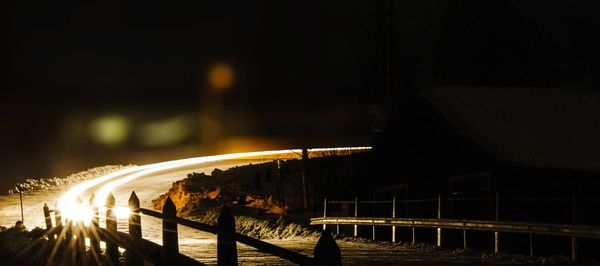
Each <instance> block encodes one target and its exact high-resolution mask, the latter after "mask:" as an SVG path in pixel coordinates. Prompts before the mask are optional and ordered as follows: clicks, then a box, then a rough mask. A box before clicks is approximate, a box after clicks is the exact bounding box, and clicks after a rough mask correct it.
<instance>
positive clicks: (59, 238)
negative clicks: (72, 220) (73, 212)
mask: <svg viewBox="0 0 600 266" xmlns="http://www.w3.org/2000/svg"><path fill="white" fill-rule="evenodd" d="M54 222H55V223H56V245H57V247H61V246H63V245H64V239H65V238H64V236H63V222H62V216H61V214H60V209H59V208H58V202H55V203H54Z"/></svg>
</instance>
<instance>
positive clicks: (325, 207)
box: [323, 198, 327, 230]
mask: <svg viewBox="0 0 600 266" xmlns="http://www.w3.org/2000/svg"><path fill="white" fill-rule="evenodd" d="M325 217H327V198H325V199H324V200H323V218H325ZM325 228H327V224H326V223H323V230H325Z"/></svg>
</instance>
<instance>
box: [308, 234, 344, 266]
mask: <svg viewBox="0 0 600 266" xmlns="http://www.w3.org/2000/svg"><path fill="white" fill-rule="evenodd" d="M314 263H315V265H342V253H341V251H340V247H339V246H338V244H337V243H336V242H335V240H334V239H333V237H332V236H331V232H329V229H325V230H323V231H322V232H321V237H319V241H317V245H316V246H315V250H314Z"/></svg>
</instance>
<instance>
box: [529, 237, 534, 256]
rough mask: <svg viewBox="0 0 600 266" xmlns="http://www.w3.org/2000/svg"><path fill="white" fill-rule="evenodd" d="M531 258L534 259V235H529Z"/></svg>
mask: <svg viewBox="0 0 600 266" xmlns="http://www.w3.org/2000/svg"><path fill="white" fill-rule="evenodd" d="M529 256H531V257H533V234H532V233H529Z"/></svg>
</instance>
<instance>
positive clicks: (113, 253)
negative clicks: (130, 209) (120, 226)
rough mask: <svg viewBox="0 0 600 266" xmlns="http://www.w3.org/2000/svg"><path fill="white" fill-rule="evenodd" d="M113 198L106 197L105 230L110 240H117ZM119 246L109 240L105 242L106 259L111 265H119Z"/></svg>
mask: <svg viewBox="0 0 600 266" xmlns="http://www.w3.org/2000/svg"><path fill="white" fill-rule="evenodd" d="M114 207H115V197H114V196H113V194H112V193H109V194H108V196H107V197H106V230H108V233H109V234H110V237H111V238H118V237H119V235H118V234H117V217H116V215H115V213H114V210H113V209H114ZM119 255H120V254H119V246H118V245H117V243H116V242H114V241H111V240H109V239H107V240H106V257H107V258H108V261H109V262H110V263H112V264H113V265H118V264H119Z"/></svg>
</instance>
